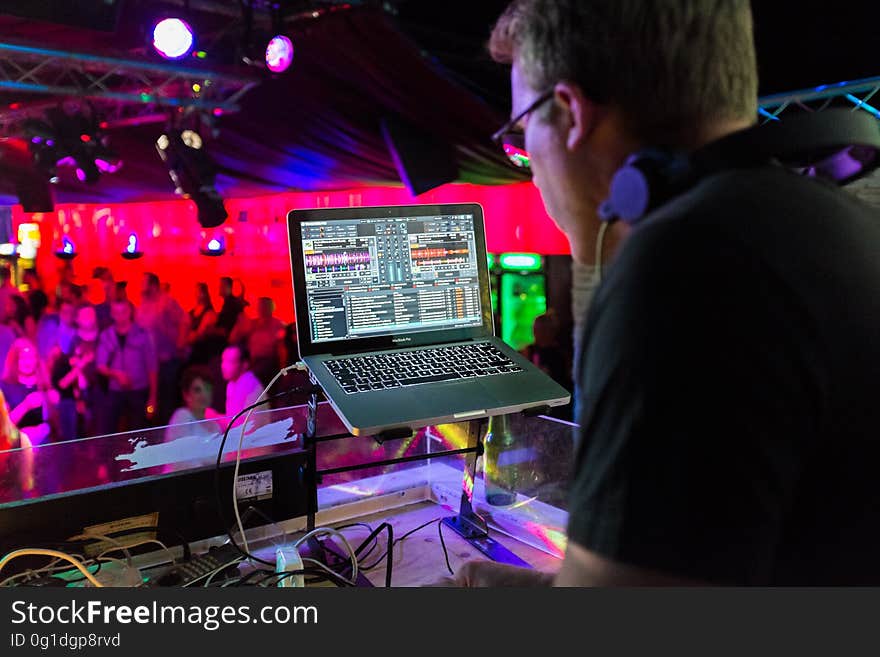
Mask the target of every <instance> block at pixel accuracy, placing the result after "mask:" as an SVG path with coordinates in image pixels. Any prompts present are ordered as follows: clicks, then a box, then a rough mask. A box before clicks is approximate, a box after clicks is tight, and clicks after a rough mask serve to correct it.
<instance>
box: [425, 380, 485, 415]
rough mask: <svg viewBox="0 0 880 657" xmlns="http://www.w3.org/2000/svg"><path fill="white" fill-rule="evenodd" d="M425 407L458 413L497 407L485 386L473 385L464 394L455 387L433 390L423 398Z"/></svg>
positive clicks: (438, 387)
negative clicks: (440, 408)
mask: <svg viewBox="0 0 880 657" xmlns="http://www.w3.org/2000/svg"><path fill="white" fill-rule="evenodd" d="M421 402H422V404H423V405H428V406H430V407H431V408H438V407H441V406H442V407H444V408H449V409H453V410H455V411H456V412H458V411H470V410H473V409H478V408H494V407H495V406H496V405H497V401H496V400H495V398H494V397H493V396H492V395H491V394H489V392H488V391H486V390H485V389H484V388H483V386H479V385H471V386H468V387H467V392H466V393H465V394H462V391H461V390H460V389H459V390H458V391H456V390H455V387H450V388H446V387H440V386H437V387H435V388H433V389H432V390H431V393H430V395H426V396H424V397H422V398H421Z"/></svg>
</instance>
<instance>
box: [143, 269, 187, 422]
mask: <svg viewBox="0 0 880 657" xmlns="http://www.w3.org/2000/svg"><path fill="white" fill-rule="evenodd" d="M135 321H136V322H137V323H138V324H139V325H140V326H141V327H143V328H145V329H146V330H147V332H148V333H149V334H150V337H152V339H153V345H154V347H155V349H156V358H157V359H158V361H159V390H158V398H157V400H156V401H157V407H156V412H155V420H156V422H157V423H158V424H159V425H164V424H168V418H170V417H171V412H172V409H174V408H175V407H176V406H177V405H178V402H179V390H178V386H177V381H178V377H179V375H180V366H181V364H182V362H183V360H182V356H183V349H184V344H185V341H186V330H187V326H186V313H184V311H183V308H181V307H180V304H179V303H177V301H176V300H175V299H174V298H173V297H171V296H170V295H168V294H166V293H165V292H163V291H162V286H161V283H160V281H159V277H158V276H156V274H153V273H152V272H147V273H145V274H144V276H143V280H142V283H141V304H140V306H139V307H138V309H137V313H136V316H135Z"/></svg>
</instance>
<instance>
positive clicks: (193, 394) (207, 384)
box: [165, 365, 221, 442]
mask: <svg viewBox="0 0 880 657" xmlns="http://www.w3.org/2000/svg"><path fill="white" fill-rule="evenodd" d="M213 387H214V386H213V383H212V382H211V372H210V370H208V369H206V368H204V367H201V366H198V365H194V366H192V367H188V368H187V369H186V370H184V372H183V374H182V375H181V377H180V390H181V393H182V394H183V403H184V406H181V407H180V408H178V409H177V410H176V411H174V413H173V414H172V415H171V420H170V421H169V423H168V424H169V426H168V428H167V429H166V430H165V440H166V442H170V441H172V440H177V439H178V438H187V437H192V436H197V437H206V438H207V437H210V436H215V435H218V434H219V433H220V430H221V427H220V423H219V422H217V421H216V419H217V418H219V417H220V414H219V413H218V412H217V411H215V410H214V409H213V408H211V407H210V406H209V404H210V403H211V392H212V389H213ZM212 420H213V421H212Z"/></svg>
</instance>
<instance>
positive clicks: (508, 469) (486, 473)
mask: <svg viewBox="0 0 880 657" xmlns="http://www.w3.org/2000/svg"><path fill="white" fill-rule="evenodd" d="M483 446H484V448H485V451H484V454H483V483H484V484H485V486H486V502H488V503H489V504H491V505H492V506H505V505H508V504H513V503H514V502H515V501H516V485H517V481H518V479H519V473H518V471H517V464H516V463H515V458H514V457H515V455H514V450H515V449H516V447H517V446H516V440H515V438H514V435H513V432H512V431H511V422H510V418H509V417H508V416H506V415H495V416H493V417H491V418H489V431H488V432H487V433H486V440H485V442H484V443H483Z"/></svg>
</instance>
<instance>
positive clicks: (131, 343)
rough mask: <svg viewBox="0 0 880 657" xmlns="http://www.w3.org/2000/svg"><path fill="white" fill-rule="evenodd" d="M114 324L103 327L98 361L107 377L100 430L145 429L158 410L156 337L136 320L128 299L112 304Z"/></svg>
mask: <svg viewBox="0 0 880 657" xmlns="http://www.w3.org/2000/svg"><path fill="white" fill-rule="evenodd" d="M110 312H111V316H112V318H113V325H112V326H110V327H109V328H106V329H104V330H103V331H101V335H100V336H99V338H98V350H97V354H96V363H97V369H98V372H99V373H101V374H103V375H104V376H106V377H107V380H108V386H107V387H108V390H107V403H105V404H103V405H102V406H101V408H100V409H97V410H98V425H99V426H100V427H101V429H100V433H103V434H107V433H115V432H117V431H130V430H133V429H142V428H144V427H146V426H148V425H149V422H150V421H151V420H152V418H153V416H154V415H155V413H156V401H157V397H158V387H159V361H158V359H157V358H156V348H155V346H154V345H153V338H152V337H150V334H149V333H148V332H147V331H146V329H144V328H142V327H141V326H139V325H138V324H135V323H134V309H133V308H132V305H131V303H129V302H128V301H118V300H117V301H114V302H113V303H112V304H111V306H110Z"/></svg>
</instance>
